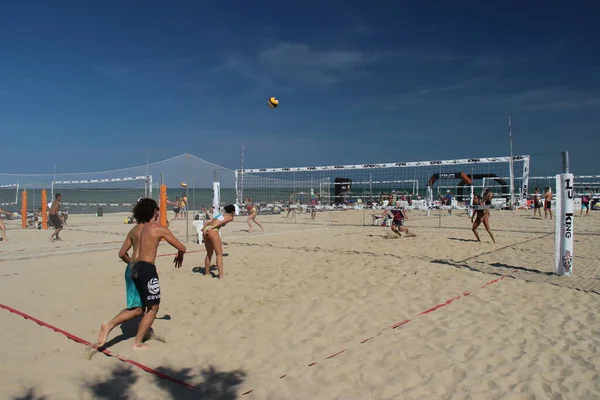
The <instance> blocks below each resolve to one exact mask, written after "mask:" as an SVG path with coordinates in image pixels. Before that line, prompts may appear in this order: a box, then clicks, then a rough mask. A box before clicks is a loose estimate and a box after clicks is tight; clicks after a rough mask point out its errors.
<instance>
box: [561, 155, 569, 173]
mask: <svg viewBox="0 0 600 400" xmlns="http://www.w3.org/2000/svg"><path fill="white" fill-rule="evenodd" d="M562 160H563V172H564V173H565V174H568V173H569V152H568V151H563V152H562Z"/></svg>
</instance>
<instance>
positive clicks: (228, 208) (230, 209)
mask: <svg viewBox="0 0 600 400" xmlns="http://www.w3.org/2000/svg"><path fill="white" fill-rule="evenodd" d="M224 209H225V213H227V214H231V213H232V212H235V206H234V205H233V204H228V205H226V206H225V208H224Z"/></svg>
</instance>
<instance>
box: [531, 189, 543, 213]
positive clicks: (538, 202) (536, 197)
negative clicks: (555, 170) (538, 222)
mask: <svg viewBox="0 0 600 400" xmlns="http://www.w3.org/2000/svg"><path fill="white" fill-rule="evenodd" d="M540 194H541V193H540V188H539V187H536V188H535V192H534V193H533V216H534V217H535V214H536V213H537V214H538V215H539V216H540V218H542V210H541V208H542V199H541V198H540Z"/></svg>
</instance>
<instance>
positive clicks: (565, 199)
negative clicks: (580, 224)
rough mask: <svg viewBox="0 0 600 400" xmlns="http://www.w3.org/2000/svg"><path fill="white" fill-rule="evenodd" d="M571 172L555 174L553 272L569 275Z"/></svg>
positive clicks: (572, 200)
mask: <svg viewBox="0 0 600 400" xmlns="http://www.w3.org/2000/svg"><path fill="white" fill-rule="evenodd" d="M573 203H574V195H573V174H558V175H556V214H555V221H556V231H555V254H556V256H555V272H556V274H557V275H565V276H571V274H572V273H573V258H574V256H575V255H574V253H573V241H574V240H573V236H574V235H575V231H574V229H573V222H574V218H573Z"/></svg>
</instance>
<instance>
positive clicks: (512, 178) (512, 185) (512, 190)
mask: <svg viewBox="0 0 600 400" xmlns="http://www.w3.org/2000/svg"><path fill="white" fill-rule="evenodd" d="M508 141H509V143H510V163H509V169H510V207H511V208H512V209H514V207H515V173H514V170H513V143H512V129H511V126H510V115H509V116H508Z"/></svg>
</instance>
